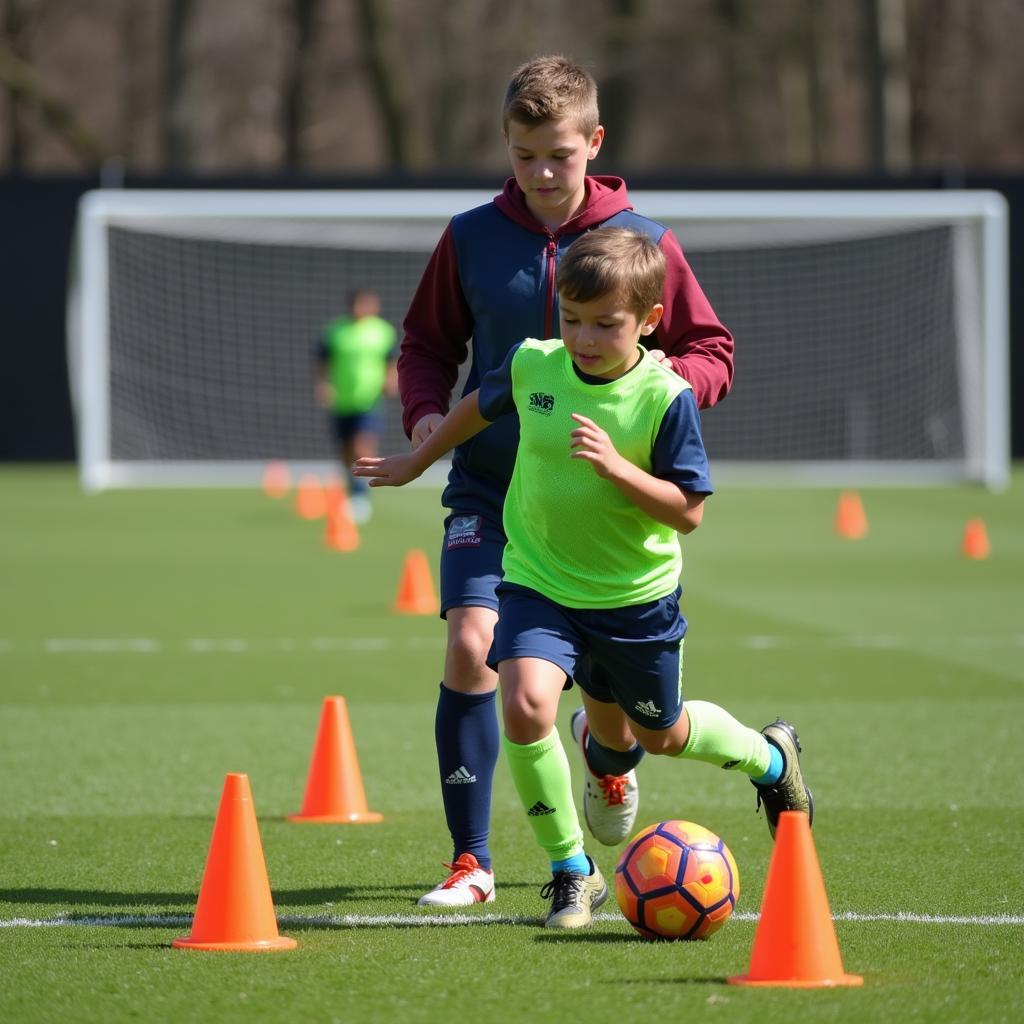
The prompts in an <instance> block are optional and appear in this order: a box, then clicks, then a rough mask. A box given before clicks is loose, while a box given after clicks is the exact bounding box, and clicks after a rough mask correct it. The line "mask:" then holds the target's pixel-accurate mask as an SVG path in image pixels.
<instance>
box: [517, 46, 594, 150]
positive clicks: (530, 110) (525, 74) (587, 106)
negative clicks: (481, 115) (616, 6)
mask: <svg viewBox="0 0 1024 1024" xmlns="http://www.w3.org/2000/svg"><path fill="white" fill-rule="evenodd" d="M566 118H568V119H571V120H572V121H573V122H575V124H576V127H577V128H578V129H579V131H580V133H581V134H582V135H585V136H586V137H587V138H588V139H589V138H590V137H591V136H592V135H593V134H594V132H595V131H596V130H597V126H598V124H600V120H601V119H600V115H599V114H598V111H597V83H596V82H595V81H594V79H593V78H592V77H591V76H590V74H589V73H588V72H586V71H584V70H583V68H581V67H580V66H579V65H578V64H577V63H576V62H575V61H572V60H570V59H569V58H568V57H563V56H561V55H560V54H549V55H546V56H543V57H534V58H533V60H530V61H527V62H526V63H525V64H522V65H520V67H518V68H517V69H516V71H515V74H513V75H512V80H511V81H510V82H509V83H508V88H507V89H506V90H505V106H504V109H503V110H502V122H501V124H502V130H503V131H504V132H505V134H506V135H508V126H509V122H510V121H518V122H520V123H521V124H525V125H527V126H529V127H531V128H533V127H535V126H536V125H538V124H542V123H543V122H545V121H562V120H565V119H566Z"/></svg>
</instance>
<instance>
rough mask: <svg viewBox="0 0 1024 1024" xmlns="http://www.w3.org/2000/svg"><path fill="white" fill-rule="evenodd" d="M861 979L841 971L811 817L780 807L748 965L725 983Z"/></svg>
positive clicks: (792, 984)
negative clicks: (744, 972) (815, 847)
mask: <svg viewBox="0 0 1024 1024" xmlns="http://www.w3.org/2000/svg"><path fill="white" fill-rule="evenodd" d="M863 983H864V979H863V978H861V977H859V976H858V975H856V974H846V973H845V972H844V971H843V960H842V957H841V956H840V954H839V942H838V940H837V939H836V930H835V926H834V925H833V924H832V912H831V911H830V910H829V906H828V895H827V894H826V892H825V882H824V879H823V878H822V877H821V867H820V865H819V864H818V855H817V853H816V852H815V849H814V840H813V839H812V838H811V825H810V821H809V820H808V817H807V815H806V814H804V813H803V811H783V812H782V813H781V814H780V815H779V827H778V830H777V831H776V833H775V848H774V849H773V851H772V859H771V862H770V863H769V864H768V878H767V879H766V881H765V885H764V898H763V899H762V900H761V917H760V920H759V921H758V924H757V931H756V932H755V933H754V948H753V952H752V953H751V955H750V969H749V970H748V972H747V973H746V974H738V975H734V976H733V977H731V978H729V984H730V985H777V986H783V987H787V988H821V987H825V986H832V985H861V984H863Z"/></svg>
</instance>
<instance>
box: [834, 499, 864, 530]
mask: <svg viewBox="0 0 1024 1024" xmlns="http://www.w3.org/2000/svg"><path fill="white" fill-rule="evenodd" d="M835 528H836V533H838V534H839V536H840V537H846V538H847V540H861V539H862V538H863V537H866V536H867V534H868V519H867V516H866V515H864V505H863V503H862V502H861V500H860V495H859V494H858V493H857V492H856V491H843V492H842V494H840V495H839V503H838V504H837V505H836V522H835Z"/></svg>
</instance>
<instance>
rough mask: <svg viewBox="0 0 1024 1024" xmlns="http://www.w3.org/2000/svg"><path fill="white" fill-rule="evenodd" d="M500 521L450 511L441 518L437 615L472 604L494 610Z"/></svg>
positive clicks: (501, 547)
mask: <svg viewBox="0 0 1024 1024" xmlns="http://www.w3.org/2000/svg"><path fill="white" fill-rule="evenodd" d="M505 543H506V539H505V531H504V530H503V529H502V528H501V523H500V521H499V522H495V521H494V520H493V519H491V518H490V517H488V516H483V515H479V514H478V513H467V512H453V513H452V514H451V515H450V516H448V518H447V519H446V520H445V521H444V539H443V540H442V542H441V618H442V619H443V618H445V616H446V614H447V612H448V609H449V608H466V607H469V606H476V607H479V608H490V609H491V610H492V611H497V610H498V595H497V589H498V584H499V583H500V582H501V578H502V574H501V555H502V552H503V551H504V550H505Z"/></svg>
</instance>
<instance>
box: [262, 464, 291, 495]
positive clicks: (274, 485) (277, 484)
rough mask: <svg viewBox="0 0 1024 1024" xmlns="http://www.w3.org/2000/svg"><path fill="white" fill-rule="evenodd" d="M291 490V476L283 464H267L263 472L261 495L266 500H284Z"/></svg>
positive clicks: (286, 465)
mask: <svg viewBox="0 0 1024 1024" xmlns="http://www.w3.org/2000/svg"><path fill="white" fill-rule="evenodd" d="M291 489H292V475H291V473H290V472H289V471H288V464H287V463H285V462H268V463H267V467H266V469H264V470H263V493H264V494H265V495H266V496H267V497H268V498H284V497H286V496H287V494H288V492H289V491H290V490H291Z"/></svg>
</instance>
